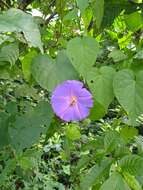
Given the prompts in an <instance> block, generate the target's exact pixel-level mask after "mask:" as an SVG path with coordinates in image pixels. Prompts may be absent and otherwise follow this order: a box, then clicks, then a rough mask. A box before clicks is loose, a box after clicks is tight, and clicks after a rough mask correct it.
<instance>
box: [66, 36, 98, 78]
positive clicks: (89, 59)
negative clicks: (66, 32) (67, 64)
mask: <svg viewBox="0 0 143 190" xmlns="http://www.w3.org/2000/svg"><path fill="white" fill-rule="evenodd" d="M99 50H100V48H99V44H98V42H97V41H96V40H95V39H94V38H91V37H83V38H79V37H76V38H74V39H72V40H70V41H69V43H68V45H67V54H68V56H69V58H70V60H71V62H72V64H73V66H74V67H75V69H76V70H77V71H78V72H79V74H82V75H85V74H86V73H87V72H88V69H87V68H89V67H91V66H92V65H94V63H95V61H96V58H97V54H98V53H99Z"/></svg>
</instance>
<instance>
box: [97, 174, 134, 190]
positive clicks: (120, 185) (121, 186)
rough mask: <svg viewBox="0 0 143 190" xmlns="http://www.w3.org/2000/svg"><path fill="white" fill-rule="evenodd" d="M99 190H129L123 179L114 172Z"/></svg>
mask: <svg viewBox="0 0 143 190" xmlns="http://www.w3.org/2000/svg"><path fill="white" fill-rule="evenodd" d="M100 190H131V189H130V187H129V186H128V184H127V183H126V182H125V180H124V179H123V177H122V176H121V175H120V174H119V173H117V172H115V173H113V174H112V175H111V177H110V178H109V179H107V181H105V182H104V183H103V185H102V186H101V188H100Z"/></svg>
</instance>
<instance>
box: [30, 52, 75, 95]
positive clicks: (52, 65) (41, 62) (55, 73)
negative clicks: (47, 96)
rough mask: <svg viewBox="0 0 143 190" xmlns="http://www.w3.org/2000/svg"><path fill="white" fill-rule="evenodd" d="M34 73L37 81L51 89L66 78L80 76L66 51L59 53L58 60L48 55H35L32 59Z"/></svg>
mask: <svg viewBox="0 0 143 190" xmlns="http://www.w3.org/2000/svg"><path fill="white" fill-rule="evenodd" d="M41 73H42V75H41ZM32 74H33V77H34V78H35V79H36V81H37V82H38V83H39V84H40V85H41V86H42V87H43V88H45V89H47V90H49V91H52V90H53V89H54V88H55V87H56V86H57V85H58V84H60V83H62V82H63V81H65V80H70V79H77V78H78V75H77V72H76V71H75V69H74V68H73V66H72V65H71V63H70V61H69V59H68V57H67V56H66V54H65V51H61V52H59V53H58V56H57V59H56V61H55V60H53V59H51V58H50V57H49V56H47V55H39V56H37V57H35V58H34V59H33V61H32Z"/></svg>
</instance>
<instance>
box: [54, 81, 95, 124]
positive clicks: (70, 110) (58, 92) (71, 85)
mask: <svg viewBox="0 0 143 190" xmlns="http://www.w3.org/2000/svg"><path fill="white" fill-rule="evenodd" d="M51 104H52V108H53V110H54V112H55V114H56V115H57V116H58V117H60V118H61V119H62V120H64V121H67V122H69V121H80V120H82V119H84V118H86V117H87V116H88V115H89V111H90V108H91V107H92V106H93V100H92V95H91V93H90V92H89V91H88V90H87V89H85V88H84V87H83V83H82V82H80V81H76V80H67V81H65V82H63V83H62V84H60V85H58V86H57V87H56V88H55V90H54V91H53V93H52V98H51Z"/></svg>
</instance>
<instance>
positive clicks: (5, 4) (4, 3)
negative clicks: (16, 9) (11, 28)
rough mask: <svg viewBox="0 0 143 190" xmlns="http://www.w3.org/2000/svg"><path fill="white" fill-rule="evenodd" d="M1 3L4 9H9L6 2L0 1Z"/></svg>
mask: <svg viewBox="0 0 143 190" xmlns="http://www.w3.org/2000/svg"><path fill="white" fill-rule="evenodd" d="M1 3H2V4H3V5H4V6H5V7H6V8H8V9H9V8H10V6H9V5H8V4H7V3H6V2H4V1H3V0H1Z"/></svg>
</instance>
